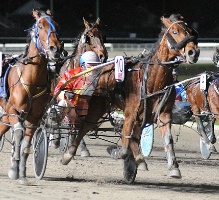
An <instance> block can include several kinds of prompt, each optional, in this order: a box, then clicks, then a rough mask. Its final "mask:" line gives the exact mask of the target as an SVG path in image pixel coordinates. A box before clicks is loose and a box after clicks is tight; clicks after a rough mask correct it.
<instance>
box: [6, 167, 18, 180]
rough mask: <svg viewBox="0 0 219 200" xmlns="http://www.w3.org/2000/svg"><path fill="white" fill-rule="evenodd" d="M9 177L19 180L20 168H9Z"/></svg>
mask: <svg viewBox="0 0 219 200" xmlns="http://www.w3.org/2000/svg"><path fill="white" fill-rule="evenodd" d="M8 177H9V178H10V179H12V180H17V179H18V178H19V173H18V170H16V169H9V171H8Z"/></svg>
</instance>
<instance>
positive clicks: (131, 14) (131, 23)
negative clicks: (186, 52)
mask: <svg viewBox="0 0 219 200" xmlns="http://www.w3.org/2000/svg"><path fill="white" fill-rule="evenodd" d="M30 1H31V2H32V3H33V5H36V4H37V3H38V2H40V3H41V4H43V5H45V9H47V8H50V2H51V0H0V42H2V40H3V37H16V38H18V37H25V36H26V33H25V32H24V30H25V29H27V28H29V27H31V26H32V25H33V23H34V20H33V17H32V16H31V10H32V8H31V9H30V10H27V11H26V13H25V14H24V13H22V12H21V11H20V12H18V10H17V9H18V8H20V7H22V6H23V5H25V4H26V3H27V2H30ZM53 11H54V19H55V20H56V21H57V22H58V23H59V25H60V30H59V35H60V37H61V38H70V39H69V40H71V39H72V38H75V37H77V36H78V34H79V33H80V32H81V31H82V30H83V29H84V24H83V17H85V19H86V20H88V21H89V22H94V21H95V20H96V0H53ZM172 13H180V14H181V15H183V16H184V17H185V19H186V21H187V22H188V24H189V25H191V26H193V28H195V29H196V30H197V31H198V32H199V38H201V40H204V41H214V42H218V40H219V39H218V38H219V0H181V1H179V0H132V1H131V0H123V1H119V0H99V17H100V19H101V24H102V27H101V28H102V31H103V32H104V33H105V35H106V39H107V41H106V42H111V40H112V38H114V39H115V38H129V35H130V33H136V38H144V39H146V38H147V39H149V38H153V39H156V38H157V36H158V34H159V33H160V24H161V23H160V17H161V16H162V15H170V14H172ZM1 23H4V24H6V25H7V27H5V25H3V26H2V25H1ZM13 42H14V41H13ZM114 42H115V41H114Z"/></svg>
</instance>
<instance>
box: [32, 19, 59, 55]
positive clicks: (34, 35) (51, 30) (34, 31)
mask: <svg viewBox="0 0 219 200" xmlns="http://www.w3.org/2000/svg"><path fill="white" fill-rule="evenodd" d="M41 19H46V21H47V22H48V24H49V29H48V34H47V39H46V44H47V47H46V48H45V47H44V46H43V44H42V42H41V40H40V37H39V32H38V28H39V22H40V20H41ZM51 33H55V34H56V36H58V33H57V31H56V28H55V25H54V24H53V22H52V18H51V17H50V16H42V17H40V18H39V19H38V20H37V21H36V23H35V24H34V25H33V27H32V28H31V31H30V35H31V40H32V41H33V42H34V43H35V45H36V48H37V49H38V51H39V52H40V53H43V54H44V55H45V56H47V52H48V51H49V50H48V47H49V40H50V36H51Z"/></svg>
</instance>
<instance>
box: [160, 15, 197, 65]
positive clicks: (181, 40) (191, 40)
mask: <svg viewBox="0 0 219 200" xmlns="http://www.w3.org/2000/svg"><path fill="white" fill-rule="evenodd" d="M161 21H162V23H163V25H164V31H165V32H164V35H163V38H162V40H163V41H165V42H167V45H168V49H169V55H170V56H169V59H170V60H171V59H172V58H174V57H176V56H180V57H182V58H183V59H184V60H185V61H186V62H187V63H196V62H197V61H198V57H199V53H200V50H199V48H198V42H197V38H198V33H197V32H196V30H194V29H193V28H191V27H189V26H188V25H187V23H186V22H185V21H184V18H183V16H181V15H179V14H172V15H171V16H170V17H169V18H166V17H164V16H163V17H161Z"/></svg>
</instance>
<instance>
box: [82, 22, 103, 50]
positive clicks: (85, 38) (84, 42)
mask: <svg viewBox="0 0 219 200" xmlns="http://www.w3.org/2000/svg"><path fill="white" fill-rule="evenodd" d="M94 28H95V26H92V27H91V28H89V29H88V30H87V31H86V32H85V33H83V34H82V35H81V43H82V45H83V53H84V52H86V45H88V47H89V48H90V50H91V51H94V48H93V47H92V45H91V44H90V41H89V40H90V38H95V36H94V34H93V33H92V30H93V29H94ZM101 43H102V45H103V42H102V38H101ZM103 46H104V45H103Z"/></svg>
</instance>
